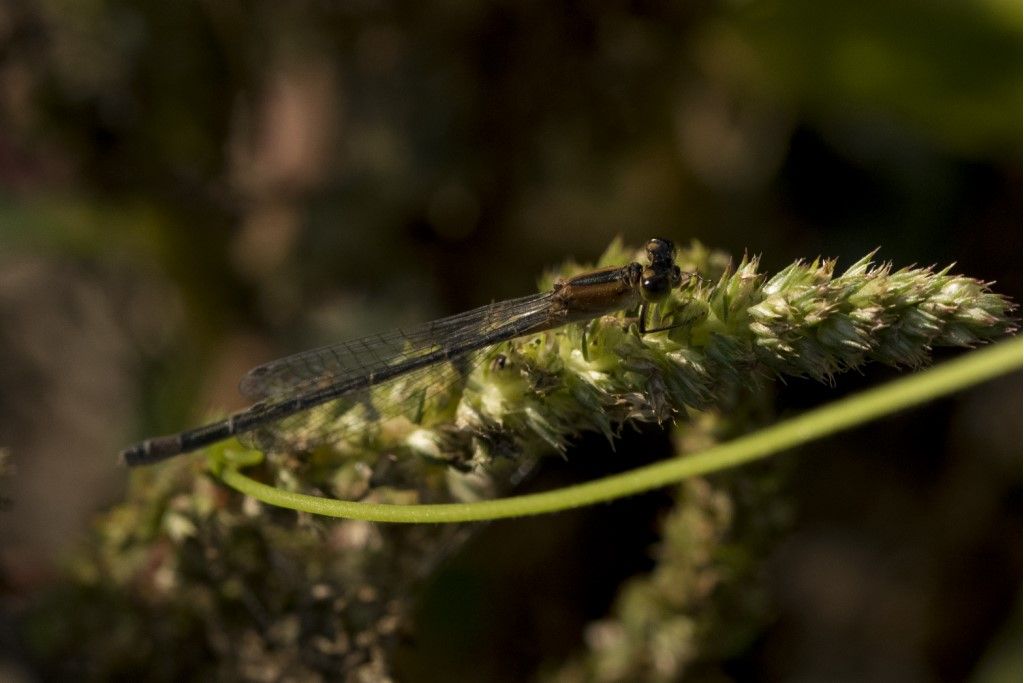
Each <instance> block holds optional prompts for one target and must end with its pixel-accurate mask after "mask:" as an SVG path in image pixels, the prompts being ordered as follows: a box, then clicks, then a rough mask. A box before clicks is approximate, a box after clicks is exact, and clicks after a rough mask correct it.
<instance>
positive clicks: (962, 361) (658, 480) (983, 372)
mask: <svg viewBox="0 0 1024 683" xmlns="http://www.w3.org/2000/svg"><path fill="white" fill-rule="evenodd" d="M1021 364H1022V355H1021V341H1020V339H1016V338H1015V339H1009V340H1006V341H1003V342H1000V343H998V344H994V345H993V346H990V347H987V348H984V349H981V350H979V351H975V352H972V353H969V354H966V355H964V356H962V357H960V358H958V359H956V360H953V361H950V362H947V363H944V364H942V365H940V366H937V367H935V368H932V369H930V370H926V371H924V372H919V373H916V374H914V375H910V376H908V377H904V378H901V379H898V380H895V381H892V382H889V383H887V384H885V385H883V386H881V387H878V388H875V389H871V390H868V391H864V392H862V393H860V394H857V395H855V396H851V397H849V398H845V399H841V400H838V401H834V402H833V403H830V404H828V405H826V406H824V407H821V408H818V409H815V410H812V411H810V412H808V413H805V414H803V415H801V416H799V417H796V418H793V419H790V420H786V421H785V422H780V423H778V424H775V425H773V426H771V427H767V428H765V429H762V430H760V431H758V432H755V433H754V434H750V435H749V436H744V437H741V438H739V439H736V440H734V441H730V442H728V443H725V444H722V445H720V446H715V447H713V448H709V449H708V450H706V451H703V452H701V453H696V454H693V455H686V456H684V457H680V458H673V459H671V460H667V461H665V462H660V463H656V464H654V465H648V466H646V467H640V468H638V469H635V470H632V471H630V472H627V473H625V474H619V475H615V476H610V477H606V478H604V479H600V480H597V481H593V482H588V483H586V484H578V485H575V486H568V487H565V488H561V489H556V490H554V491H547V492H544V493H534V494H530V495H525V496H514V497H511V498H502V499H498V500H487V501H480V502H474V503H448V504H441V505H384V504H380V503H357V502H351V501H344V500H336V499H332V498H319V497H316V496H308V495H304V494H301V493H292V492H289V491H282V490H280V489H276V488H273V487H271V486H267V485H266V484H261V483H260V482H258V481H255V480H253V479H250V478H249V477H247V476H245V475H244V474H242V473H241V472H239V471H238V466H237V465H235V466H232V465H228V466H226V467H225V468H224V470H223V471H222V472H221V474H220V476H221V478H222V479H223V480H224V482H225V483H226V484H227V485H228V486H231V487H232V488H234V489H236V490H238V491H240V492H242V493H244V494H246V495H249V496H252V497H253V498H256V499H258V500H261V501H263V502H264V503H267V504H269V505H276V506H279V507H284V508H291V509H293V510H300V511H303V512H309V513H312V514H317V515H326V516H329V517H346V518H350V519H361V520H366V521H372V522H404V523H437V522H470V521H480V520H490V519H499V518H504V517H521V516H525V515H538V514H544V513H548V512H556V511H559V510H567V509H569V508H574V507H580V506H583V505H591V504H593V503H600V502H605V501H609V500H612V499H614V498H621V497H623V496H629V495H633V494H636V493H640V492H642V491H647V490H649V489H653V488H658V487H661V486H665V485H667V484H671V483H674V482H677V481H681V480H683V479H686V478H687V477H693V476H697V475H701V474H707V473H709V472H714V471H716V470H722V469H725V468H728V467H734V466H736V465H740V464H743V463H746V462H750V461H753V460H757V459H759V458H764V457H766V456H768V455H771V454H773V453H777V452H779V451H782V450H785V449H787V448H792V447H794V446H798V445H800V444H804V443H807V442H809V441H812V440H814V439H817V438H820V437H823V436H827V435H829V434H834V433H836V432H839V431H842V430H844V429H849V428H850V427H854V426H856V425H859V424H862V423H865V422H868V421H870V420H873V419H875V418H879V417H883V416H885V415H887V414H889V413H892V412H894V411H897V410H902V409H905V408H909V407H911V406H915V405H918V404H921V403H924V402H926V401H929V400H932V399H934V398H937V397H939V396H943V395H945V394H949V393H952V392H954V391H957V390H960V389H963V388H965V387H969V386H971V385H974V384H978V383H981V382H984V381H986V380H989V379H992V378H993V377H997V376H999V375H1001V374H1004V373H1006V372H1010V371H1011V370H1013V369H1015V368H1019V367H1021Z"/></svg>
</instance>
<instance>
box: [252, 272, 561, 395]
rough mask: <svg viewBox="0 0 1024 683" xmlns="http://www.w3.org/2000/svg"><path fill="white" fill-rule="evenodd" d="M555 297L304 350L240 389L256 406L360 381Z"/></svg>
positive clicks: (453, 346)
mask: <svg viewBox="0 0 1024 683" xmlns="http://www.w3.org/2000/svg"><path fill="white" fill-rule="evenodd" d="M550 299H551V294H550V293H549V292H543V293H540V294H533V295H530V296H525V297H522V298H519V299H510V300H508V301H500V302H497V303H493V304H489V305H487V306H481V307H480V308H476V309H473V310H471V311H467V312H465V313H459V314H458V315H453V316H450V317H448V318H441V319H440V320H434V321H432V322H429V323H425V324H423V325H420V326H417V327H414V328H410V329H407V330H396V331H394V332H389V333H385V334H375V335H370V336H368V337H362V338H360V339H351V340H348V341H343V342H340V343H338V344H332V345H330V346H324V347H321V348H318V349H312V350H310V351H303V352H302V353H297V354H295V355H292V356H287V357H285V358H281V359H279V360H275V361H271V362H270V363H266V364H264V365H260V366H257V367H255V368H253V369H252V370H250V371H249V372H248V373H247V374H246V375H245V377H243V378H242V381H241V382H240V383H239V386H238V390H239V391H240V392H241V393H242V395H243V396H245V397H246V398H249V399H251V400H253V401H263V400H266V399H283V398H286V397H295V396H300V395H302V394H305V393H307V392H309V391H311V390H313V389H317V388H323V387H327V386H331V385H334V384H341V383H344V382H347V381H349V380H351V379H353V378H356V377H362V376H368V375H369V374H370V373H374V374H380V372H381V371H382V370H386V369H388V368H391V367H394V366H397V365H402V364H405V363H408V362H410V361H414V360H415V359H417V358H422V357H425V356H429V355H430V354H432V353H435V352H436V351H438V350H440V349H450V350H451V351H452V354H451V355H452V357H455V356H457V355H459V354H458V352H457V350H458V347H459V346H465V345H466V343H467V342H469V341H472V340H474V339H478V338H480V337H483V336H487V335H490V334H493V333H494V332H496V331H498V330H500V329H501V328H502V326H504V325H507V324H509V322H511V321H516V320H520V319H522V318H524V317H536V316H538V315H542V314H544V313H545V312H547V310H548V308H549V306H550Z"/></svg>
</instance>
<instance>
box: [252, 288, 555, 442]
mask: <svg viewBox="0 0 1024 683" xmlns="http://www.w3.org/2000/svg"><path fill="white" fill-rule="evenodd" d="M550 309H551V295H550V293H542V294H535V295H532V296H528V297H523V298H521V299H513V300H510V301H503V302H498V303H495V304H491V305H488V306H483V307H481V308H477V309H474V310H472V311H468V312H466V313H461V314H459V315H454V316H451V317H449V318H443V319H441V320H436V321H433V322H430V323H426V324H424V325H421V326H419V327H416V328H413V329H409V330H400V331H395V332H391V333H387V334H382V335H373V336H369V337H364V338H362V339H355V340H350V341H346V342H342V343H340V344H334V345H331V346H326V347H323V348H320V349H314V350H312V351H306V352H303V353H299V354H296V355H294V356H288V357H287V358H282V359H280V360H277V361H273V362H271V363H267V364H266V365H261V366H259V367H257V368H254V369H253V370H251V371H250V372H249V373H248V374H247V375H246V376H245V377H244V378H243V380H242V383H241V387H240V389H241V391H242V392H243V393H244V394H245V395H247V396H249V397H250V398H253V399H256V400H258V401H259V403H258V404H257V406H254V407H253V409H252V410H253V411H255V412H257V413H259V412H265V413H267V414H268V415H269V414H274V411H275V409H276V407H277V406H278V405H280V404H283V403H287V402H289V401H291V400H292V399H295V398H301V397H303V396H305V395H306V394H308V393H311V392H316V391H319V390H322V389H324V388H328V387H332V386H335V385H338V386H343V385H344V384H346V383H348V382H351V381H353V380H357V379H359V378H363V377H369V376H370V373H374V374H381V373H382V372H384V371H387V372H384V374H385V376H387V375H393V376H390V377H389V378H388V379H386V380H384V381H379V382H371V383H369V384H368V385H367V386H364V387H361V388H360V389H358V390H354V391H351V392H348V393H345V394H343V395H341V396H339V397H338V398H336V399H333V400H330V401H327V402H325V403H323V404H320V405H317V406H314V407H311V408H308V409H305V410H302V411H301V412H297V413H295V414H291V415H287V416H285V417H282V418H277V419H268V420H267V421H265V422H264V421H262V420H257V421H258V422H259V424H258V426H256V427H255V428H254V429H252V430H251V431H249V432H247V433H244V434H241V435H239V438H240V439H241V440H242V441H243V442H245V443H248V444H250V445H252V446H254V447H255V448H258V449H260V450H264V451H267V450H307V449H309V448H312V447H314V446H316V445H319V444H322V443H328V442H332V443H339V442H341V441H346V440H349V439H351V438H352V437H353V436H357V435H361V434H364V433H366V432H367V429H368V428H369V427H370V426H372V425H375V426H382V425H383V423H385V422H386V421H387V420H389V419H391V418H395V417H398V416H404V417H406V418H408V419H409V420H410V421H412V422H413V423H416V424H419V423H421V422H422V421H423V419H424V418H425V417H430V416H439V415H445V416H450V414H451V412H452V411H454V408H455V404H456V403H457V401H458V400H459V397H460V396H461V392H460V391H456V385H458V384H460V383H462V382H464V381H465V379H466V377H468V376H469V374H470V373H471V372H472V370H473V368H474V367H475V366H476V365H477V364H478V363H479V362H480V361H481V360H482V359H484V358H486V356H487V354H486V349H480V346H479V344H478V342H479V340H481V339H485V338H496V339H497V341H494V342H493V343H498V341H500V340H504V339H512V338H514V337H517V336H521V335H523V334H527V333H529V332H531V331H537V330H540V329H545V328H547V327H551V326H553V324H557V322H555V323H553V324H552V323H551V310H550ZM439 350H444V351H445V356H446V357H447V358H446V360H445V361H444V362H438V363H431V364H427V365H422V366H419V367H416V365H417V361H418V360H420V359H423V358H425V357H427V356H429V355H431V354H435V353H436V352H438V351H439ZM405 365H409V366H410V367H411V369H410V370H409V371H405V372H398V373H397V374H396V373H395V372H394V371H395V370H396V369H397V370H401V368H402V367H403V366H405Z"/></svg>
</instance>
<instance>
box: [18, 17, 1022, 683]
mask: <svg viewBox="0 0 1024 683" xmlns="http://www.w3.org/2000/svg"><path fill="white" fill-rule="evenodd" d="M1021 51H1022V44H1021V8H1020V5H1019V3H1016V2H1010V1H1009V0H978V1H977V2H955V3H936V2H925V1H924V0H914V1H910V2H902V3H890V2H883V1H881V0H865V1H862V2H848V3H821V2H815V1H812V0H793V1H791V2H767V3H758V2H738V1H732V2H712V1H705V2H689V3H682V2H680V3H666V2H600V3H598V2H592V3H587V2H570V3H549V2H465V1H458V0H448V1H441V2H386V1H383V0H380V1H378V0H308V1H299V2H288V3H274V2H239V1H230V0H212V1H209V2H159V1H156V0H153V1H150V2H128V1H117V0H85V1H81V0H78V1H70V0H35V1H30V0H29V1H22V0H14V1H13V2H11V1H10V0H8V2H5V3H3V4H2V5H0V354H2V355H0V447H2V448H5V449H7V450H8V451H9V453H10V455H11V459H12V462H13V463H14V465H15V466H16V468H17V473H16V475H15V476H14V477H12V478H8V479H7V480H6V481H4V482H3V483H2V484H0V486H2V489H0V490H2V491H3V492H4V495H5V496H6V497H7V498H8V499H10V504H9V505H8V509H6V510H5V511H3V512H2V513H0V576H2V581H3V589H4V591H5V593H7V595H8V596H12V595H14V596H18V595H21V596H25V595H30V594H31V593H32V591H33V590H36V589H38V588H40V587H42V586H45V585H46V584H47V582H49V581H52V580H54V578H55V577H56V572H57V567H58V564H57V563H58V562H59V561H60V560H61V558H64V557H66V556H67V555H68V553H69V552H70V549H71V548H73V546H74V543H75V542H76V541H77V540H78V539H80V538H81V537H82V533H83V531H84V530H85V529H86V528H87V526H88V525H89V523H90V519H91V517H92V515H93V514H94V513H95V512H96V511H98V510H101V509H103V508H105V507H107V506H109V505H110V504H112V503H114V502H116V501H117V500H119V499H120V498H121V496H122V494H123V490H124V486H125V484H126V481H127V476H128V475H127V473H126V472H125V471H123V470H120V469H118V468H116V467H115V465H114V463H115V454H116V452H117V451H118V450H119V449H120V448H121V447H123V446H124V445H125V444H126V443H127V442H129V441H131V440H135V439H137V438H140V437H143V436H146V435H150V434H151V433H162V432H166V431H173V430H177V429H180V428H182V427H185V426H188V425H193V424H195V423H197V422H198V421H200V420H202V419H204V418H205V417H209V416H210V415H212V414H214V413H217V412H220V411H224V410H229V409H234V408H238V407H240V406H241V403H240V399H239V398H238V396H237V395H236V393H235V382H236V380H237V378H238V377H239V376H240V375H241V374H242V373H243V372H244V370H245V369H247V368H248V367H250V366H252V365H254V364H256V363H259V362H262V361H264V360H267V359H269V358H271V357H274V356H276V355H281V354H283V353H286V352H290V351H295V350H299V349H301V348H304V347H311V346H314V345H316V344H319V343H322V342H327V341H330V340H335V339H339V338H343V337H345V336H349V335H353V334H359V333H364V332H369V331H377V330H382V329H386V328H389V327H394V326H398V325H401V324H404V323H409V322H415V321H421V320H426V319H429V318H431V317H435V316H438V315H442V314H447V313H453V312H457V311H459V310H462V309H465V308H468V307H471V306H474V305H479V304H481V303H485V302H487V301H490V300H493V299H496V298H501V297H506V296H513V295H517V294H523V293H527V292H529V291H531V290H532V289H533V288H534V287H535V283H536V280H537V278H538V276H539V275H540V274H541V273H542V271H543V269H544V268H545V267H547V266H550V265H553V264H557V263H560V262H562V261H564V260H566V259H570V258H572V259H576V260H579V261H588V260H593V259H595V258H596V257H597V256H598V255H599V254H600V253H601V252H602V251H603V250H604V248H605V247H606V246H607V244H608V243H609V242H610V240H611V239H612V238H613V237H615V236H617V235H621V236H623V237H624V238H625V239H626V241H627V242H631V243H634V244H639V243H641V241H642V240H643V239H645V238H647V237H649V236H651V235H664V236H667V237H670V238H673V239H675V240H677V241H680V242H688V241H689V240H691V239H699V240H701V241H702V242H704V243H706V244H708V245H709V246H713V247H717V248H721V249H724V250H727V251H729V252H731V253H732V254H735V255H737V256H739V255H741V254H742V253H743V252H744V251H746V252H749V253H759V254H763V257H764V264H765V268H766V269H767V270H773V269H777V268H779V267H781V266H783V265H785V264H786V263H788V262H790V261H792V260H793V259H796V258H809V257H813V256H816V255H818V254H823V255H828V256H836V257H839V259H840V264H841V265H844V264H849V263H851V262H853V261H854V260H855V259H857V258H859V257H861V256H863V255H864V254H865V253H867V252H868V251H870V250H872V249H874V248H875V247H881V251H880V252H879V258H882V259H891V260H893V261H894V262H895V263H896V264H897V265H910V264H912V263H917V264H933V263H936V264H940V265H945V264H948V263H951V262H956V263H957V270H959V271H961V272H964V273H966V274H968V275H971V276H974V277H977V278H980V279H983V280H991V281H995V282H996V283H997V284H996V285H995V289H997V290H998V291H1000V292H1002V293H1005V294H1007V295H1009V296H1011V297H1013V298H1014V300H1016V301H1020V298H1021V253H1022V252H1021V119H1022V117H1021V97H1022V89H1021V57H1020V55H1021ZM939 355H940V357H948V356H950V355H952V354H950V353H945V352H944V353H940V354H939ZM893 374H894V373H892V372H890V371H887V370H875V369H869V370H868V371H867V372H866V373H865V374H864V375H857V376H847V377H842V378H840V379H839V382H838V385H837V386H836V387H825V386H820V385H817V384H814V383H810V382H799V381H797V382H791V383H789V384H788V385H786V386H785V387H781V388H780V389H779V395H778V401H779V412H780V414H783V415H785V414H790V413H793V412H796V411H799V410H802V409H806V408H809V407H812V406H814V405H818V404H820V403H823V402H826V401H829V400H832V399H834V398H836V397H838V396H841V395H844V394H846V393H849V392H851V391H855V390H857V389H859V388H863V387H866V386H869V385H874V384H877V383H878V382H881V381H884V380H885V379H887V378H889V377H891V376H893ZM1020 395H1021V392H1020V381H1019V378H1009V379H1004V380H1000V381H997V382H993V383H990V384H988V385H986V386H985V387H983V388H981V389H977V390H974V391H970V392H966V393H965V394H963V395H961V396H958V397H956V398H953V399H949V400H945V401H940V402H937V403H935V404H933V405H930V406H928V407H926V408H923V409H919V410H915V411H912V412H910V413H907V414H903V415H899V416H897V417H894V418H893V419H891V420H887V421H883V422H880V423H878V424H874V425H871V426H868V427H865V428H862V429H859V430H857V431H855V432H853V433H851V434H849V435H844V436H842V437H840V438H835V439H831V440H827V441H824V442H821V443H819V444H816V445H814V446H811V447H808V448H806V449H803V451H802V452H800V453H798V454H795V455H787V456H783V457H785V458H790V459H792V460H793V462H792V463H791V470H792V471H791V472H790V478H791V481H792V484H791V485H790V487H789V488H790V490H788V491H787V495H790V496H792V498H793V502H794V509H795V521H794V527H793V529H792V531H791V533H790V534H788V535H787V536H786V538H785V539H784V540H783V541H782V542H781V544H780V545H779V546H778V548H777V550H776V551H775V552H774V553H773V554H772V557H771V558H770V560H769V562H768V565H767V568H766V577H767V578H766V581H767V585H768V586H769V589H770V590H769V593H770V595H771V604H772V608H771V610H770V611H771V614H772V615H773V618H772V620H771V624H770V626H769V627H768V628H767V629H766V630H765V632H764V633H763V635H762V636H761V637H760V638H759V639H758V640H757V641H756V642H755V643H754V644H753V645H752V647H751V648H750V649H749V651H748V652H746V653H744V654H743V655H742V656H740V658H739V659H738V660H737V661H736V662H735V663H734V664H733V669H732V671H733V672H734V673H735V674H736V675H737V677H740V678H749V677H752V676H754V674H756V677H757V678H760V679H763V680H793V679H803V680H820V679H835V678H843V679H846V680H899V681H914V680H963V679H964V678H965V677H970V676H973V677H975V678H976V679H977V680H1001V677H1002V676H1004V675H1007V674H1009V675H1010V677H1011V678H1010V679H1014V677H1015V680H1019V679H1020V673H1019V672H1020V643H1021V635H1020V623H1021V612H1020V604H1021V594H1020V585H1021V584H1020V576H1021V488H1020V481H1021V438H1020V437H1021V407H1020ZM651 439H654V441H655V442H656V443H655V445H652V442H651ZM657 444H661V445H660V446H658V445H657ZM659 448H661V450H660V451H659V450H658V449H659ZM666 452H667V451H665V446H664V443H663V442H662V441H658V437H657V435H655V436H652V435H650V434H645V435H643V436H641V437H636V438H634V439H633V440H627V442H625V443H624V444H622V445H621V446H620V447H619V448H618V449H617V451H616V452H615V453H614V454H612V453H611V452H610V451H608V449H607V446H606V445H605V444H603V443H602V442H601V441H600V440H596V439H594V440H584V441H583V442H582V443H581V445H580V447H579V448H576V449H574V450H573V451H572V452H571V453H570V454H569V458H568V460H567V461H566V462H564V463H554V465H553V467H551V468H549V470H548V472H547V473H546V474H542V475H541V478H540V480H539V481H540V482H542V484H543V485H552V484H555V483H559V482H570V481H577V480H579V479H580V478H582V477H584V476H597V474H599V473H601V472H606V471H608V470H610V469H623V468H627V467H631V466H634V465H635V464H637V463H639V462H641V461H644V460H646V459H649V458H650V457H653V456H654V455H664V454H665V453H666ZM664 502H665V501H664V500H662V499H661V498H659V497H658V496H657V495H655V496H653V497H647V498H641V499H637V500H634V501H631V502H630V501H627V502H624V503H620V504H616V505H614V506H608V507H605V508H601V509H598V510H597V511H582V512H578V513H572V514H567V515H560V516H558V517H557V518H556V519H554V520H552V519H548V520H528V521H525V522H503V523H500V524H494V525H491V526H490V527H488V528H487V529H485V530H484V531H483V532H481V533H480V534H478V536H477V537H476V538H475V539H474V541H473V542H472V543H471V544H470V546H469V548H468V549H467V550H466V551H465V552H464V553H463V554H461V555H460V556H459V557H457V558H455V559H454V560H452V561H451V562H450V563H449V566H448V567H447V569H445V571H444V572H443V573H442V574H441V575H440V576H439V577H438V578H437V580H436V581H435V583H434V585H433V586H432V588H431V591H430V592H429V593H428V595H427V596H426V597H425V598H424V601H423V614H422V616H421V619H422V623H423V624H424V626H423V627H422V628H421V629H420V637H421V638H422V639H424V640H421V641H420V642H421V643H425V644H424V645H422V647H421V648H420V649H421V652H420V653H419V654H416V653H413V654H411V655H408V663H407V664H406V666H408V667H417V668H414V669H411V670H413V671H419V672H420V675H419V676H418V677H419V678H421V679H423V680H428V679H429V680H446V679H448V680H451V676H456V675H461V676H463V677H470V678H474V679H479V680H516V679H519V678H522V677H524V676H527V675H529V674H531V673H532V672H534V671H536V669H537V667H539V666H542V665H545V663H549V662H551V661H555V662H557V661H558V660H559V658H561V657H564V656H566V655H567V654H568V653H571V652H572V651H573V649H574V648H575V647H578V646H579V642H580V639H581V635H580V631H581V629H582V628H583V626H584V625H585V624H586V622H587V621H589V620H591V619H594V618H597V617H599V616H600V615H602V614H603V613H604V610H605V609H606V607H607V605H608V603H609V601H610V600H611V599H612V596H613V595H614V591H615V588H616V586H617V584H618V581H619V580H621V579H622V578H624V577H625V576H628V575H630V574H631V573H633V572H636V571H640V570H642V569H643V568H644V567H645V566H646V565H645V563H646V564H649V558H648V557H647V555H645V552H646V549H647V548H648V547H649V545H650V543H652V542H653V541H654V540H655V536H654V526H653V525H654V522H653V521H652V520H653V519H655V518H656V516H657V514H658V511H659V510H660V509H661V508H662V507H663V505H664ZM545 538H546V539H548V540H547V541H542V542H539V543H538V542H537V539H545ZM517 544H518V545H517ZM619 549H621V553H619V552H618V550H619ZM594 558H599V559H600V561H597V560H595V559H594ZM524 595H532V596H534V597H533V598H532V599H524V597H523V596H524ZM538 601H542V602H543V603H544V604H545V606H546V608H547V611H546V612H545V613H544V614H545V616H544V620H538V617H537V612H535V611H531V610H533V609H535V608H536V605H537V604H538ZM452 604H458V606H459V610H460V612H459V614H458V615H457V616H452V615H451V613H448V612H446V611H445V610H446V605H447V606H450V605H452ZM552 615H555V616H552ZM424 633H425V634H426V635H423V634H424ZM414 649H415V648H414ZM424 651H426V652H427V654H424ZM1000 667H1002V668H1000ZM427 672H430V675H429V676H428V674H427ZM992 672H996V673H994V674H993V673H992ZM993 675H995V676H997V678H992V677H991V676H993ZM986 676H988V677H989V678H985V677H986ZM1010 679H1006V680H1010Z"/></svg>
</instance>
